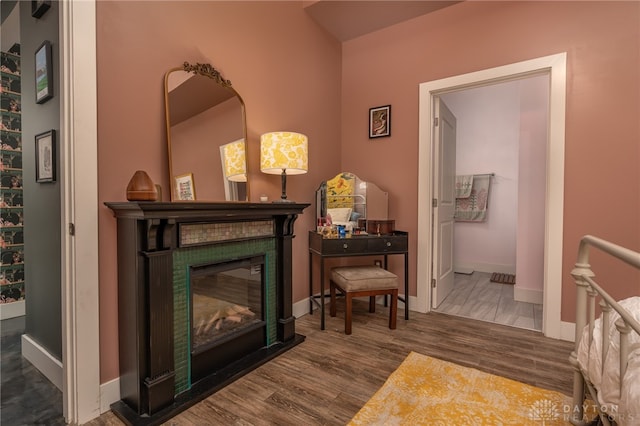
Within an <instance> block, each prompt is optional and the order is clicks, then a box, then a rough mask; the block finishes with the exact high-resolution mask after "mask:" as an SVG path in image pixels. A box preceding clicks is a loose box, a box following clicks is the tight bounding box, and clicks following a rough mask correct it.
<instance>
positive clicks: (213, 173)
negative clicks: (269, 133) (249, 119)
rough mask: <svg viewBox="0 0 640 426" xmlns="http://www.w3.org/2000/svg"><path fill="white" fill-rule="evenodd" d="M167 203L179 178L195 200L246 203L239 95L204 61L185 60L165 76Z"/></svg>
mask: <svg viewBox="0 0 640 426" xmlns="http://www.w3.org/2000/svg"><path fill="white" fill-rule="evenodd" d="M165 113H166V121H167V142H168V151H169V176H170V180H171V191H169V192H170V194H171V201H179V200H181V197H180V195H179V191H178V190H177V189H178V186H177V185H178V183H179V180H178V179H176V178H177V177H180V176H185V175H189V176H191V179H192V185H193V187H194V192H195V193H197V198H196V200H197V201H247V200H248V196H249V194H248V182H247V161H246V143H245V141H246V134H247V131H246V129H247V126H246V117H245V108H244V102H243V101H242V98H241V97H240V95H239V94H238V92H236V91H235V89H234V88H233V87H232V86H231V82H230V81H229V80H225V79H224V78H222V76H221V75H220V73H219V72H218V71H217V70H216V69H215V68H213V67H212V66H211V65H209V64H195V65H191V64H189V63H188V62H185V63H184V64H183V66H182V67H180V68H173V69H171V70H169V71H168V72H167V73H166V74H165Z"/></svg>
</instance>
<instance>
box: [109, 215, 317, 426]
mask: <svg viewBox="0 0 640 426" xmlns="http://www.w3.org/2000/svg"><path fill="white" fill-rule="evenodd" d="M105 204H106V205H107V206H108V207H109V208H110V209H111V210H113V212H114V215H115V217H116V219H117V232H118V339H119V354H120V357H119V361H120V362H119V364H120V379H119V382H120V398H121V399H120V400H119V401H117V402H115V403H113V404H112V405H111V409H112V411H113V412H114V413H115V414H116V415H117V416H118V417H119V418H120V419H121V420H122V421H124V422H125V423H127V424H136V425H155V424H161V423H163V422H165V421H166V420H168V419H169V418H171V417H173V416H174V415H176V414H177V413H178V412H180V411H182V410H184V409H186V408H188V407H189V406H191V405H193V404H194V403H196V402H198V401H200V400H202V399H203V398H205V397H207V396H209V395H211V394H213V393H214V392H215V391H217V390H218V389H220V388H222V387H223V386H226V385H227V384H228V383H230V382H232V381H233V380H236V379H237V378H239V377H241V376H242V375H243V374H246V373H247V372H249V371H251V370H253V369H254V368H256V367H258V366H259V365H261V364H263V363H265V362H267V361H269V360H270V359H272V358H274V357H276V356H278V355H279V354H281V353H283V352H284V351H287V350H289V349H291V348H292V347H294V346H295V345H297V344H299V343H301V342H302V341H304V336H301V335H299V334H296V332H295V317H294V316H293V313H292V276H291V267H292V239H293V237H294V234H293V224H294V222H295V220H296V218H297V216H298V214H301V213H302V211H303V210H304V209H305V208H306V207H308V206H309V204H298V203H272V204H270V203H203V202H188V203H185V202H177V203H164V202H118V203H105Z"/></svg>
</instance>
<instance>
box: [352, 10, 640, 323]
mask: <svg viewBox="0 0 640 426" xmlns="http://www.w3.org/2000/svg"><path fill="white" fill-rule="evenodd" d="M639 16H640V3H638V2H481V1H477V2H469V1H468V2H463V3H459V4H457V5H454V6H451V7H448V8H446V9H442V10H439V11H437V12H434V13H432V14H429V15H425V16H422V17H419V18H416V19H413V20H411V21H407V22H405V23H402V24H398V25H395V26H392V27H389V28H387V29H385V30H381V31H378V32H376V33H372V34H369V35H366V36H363V37H360V38H357V39H354V40H351V41H349V42H346V43H344V44H343V78H342V87H343V91H342V140H343V144H342V158H343V160H342V166H343V168H344V169H348V170H351V171H353V172H355V173H357V174H359V175H361V177H362V178H364V179H370V180H374V181H376V182H377V183H378V184H379V185H381V186H382V187H383V188H384V189H385V190H387V191H389V199H390V208H389V210H390V217H392V218H395V220H396V226H397V227H398V228H400V229H405V230H407V231H409V232H410V235H411V236H412V238H410V239H411V240H410V250H411V251H412V252H413V253H416V247H417V241H416V237H415V236H416V232H417V223H418V218H417V215H416V212H417V210H418V205H417V177H418V122H419V117H418V85H419V84H420V83H423V82H428V81H433V80H437V79H441V78H444V77H449V76H455V75H461V74H466V73H469V72H473V71H478V70H482V69H487V68H492V67H497V66H501V65H505V64H509V63H515V62H519V61H523V60H527V59H531V58H537V57H542V56H546V55H551V54H555V53H559V52H567V54H568V69H567V110H566V146H565V152H566V159H565V181H564V187H565V209H564V215H565V220H564V236H563V238H564V246H563V260H562V262H563V277H564V278H563V282H562V283H551V285H562V319H563V320H564V321H570V322H572V321H573V317H574V301H573V296H574V294H575V288H574V283H573V280H572V278H571V276H570V271H571V269H572V267H573V264H574V263H575V259H576V253H577V248H578V241H579V239H580V237H581V236H582V235H584V234H594V235H597V236H600V237H602V238H605V239H609V240H611V241H614V242H616V243H618V244H621V245H623V246H627V247H630V248H633V249H636V250H639V249H640V221H639V220H638V212H639V211H640V150H639V147H640V144H639V142H638V141H640V127H639V125H638V116H640V102H639V101H640V99H639V93H640V81H639V80H638V75H640V57H639V55H640V20H639ZM386 104H391V105H392V117H391V121H392V125H391V129H392V135H391V137H390V138H386V139H377V140H374V141H370V140H369V139H368V138H367V133H366V130H365V127H364V126H365V124H364V121H365V120H366V118H365V117H366V115H367V111H368V108H370V107H373V106H377V105H386ZM362 153H367V155H363V154H362ZM550 184H551V185H558V184H562V183H561V182H551V183H550ZM612 216H615V219H614V218H613V217H612ZM414 256H415V254H414ZM592 259H593V261H592V265H593V266H594V268H595V269H596V271H597V273H598V277H599V278H601V279H603V280H607V281H610V280H616V279H618V280H619V281H618V282H619V283H620V284H618V285H617V287H616V288H615V289H614V290H613V294H614V295H615V296H616V297H618V298H620V297H623V296H628V295H630V294H631V292H632V291H636V292H637V285H631V284H630V283H636V284H637V283H638V280H639V279H640V276H638V274H632V273H631V272H630V270H629V269H628V268H624V267H622V268H614V267H613V266H614V264H612V262H609V261H603V260H602V256H593V258H592ZM417 262H418V259H416V258H415V257H414V258H412V259H410V265H413V266H412V271H411V287H412V288H413V289H415V286H416V267H415V265H416V263H417ZM413 291H415V290H413ZM414 294H415V293H414Z"/></svg>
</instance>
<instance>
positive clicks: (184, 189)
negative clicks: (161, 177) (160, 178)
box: [174, 173, 196, 201]
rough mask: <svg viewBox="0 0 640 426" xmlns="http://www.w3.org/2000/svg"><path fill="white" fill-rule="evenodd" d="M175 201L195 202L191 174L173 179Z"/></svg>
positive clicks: (194, 189)
mask: <svg viewBox="0 0 640 426" xmlns="http://www.w3.org/2000/svg"><path fill="white" fill-rule="evenodd" d="M174 184H175V194H176V199H178V200H180V201H195V199H196V186H195V183H194V182H193V174H192V173H186V174H184V175H179V176H176V177H175V178H174Z"/></svg>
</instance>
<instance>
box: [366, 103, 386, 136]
mask: <svg viewBox="0 0 640 426" xmlns="http://www.w3.org/2000/svg"><path fill="white" fill-rule="evenodd" d="M385 136H391V105H384V106H379V107H375V108H370V109H369V139H373V138H383V137H385Z"/></svg>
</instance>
